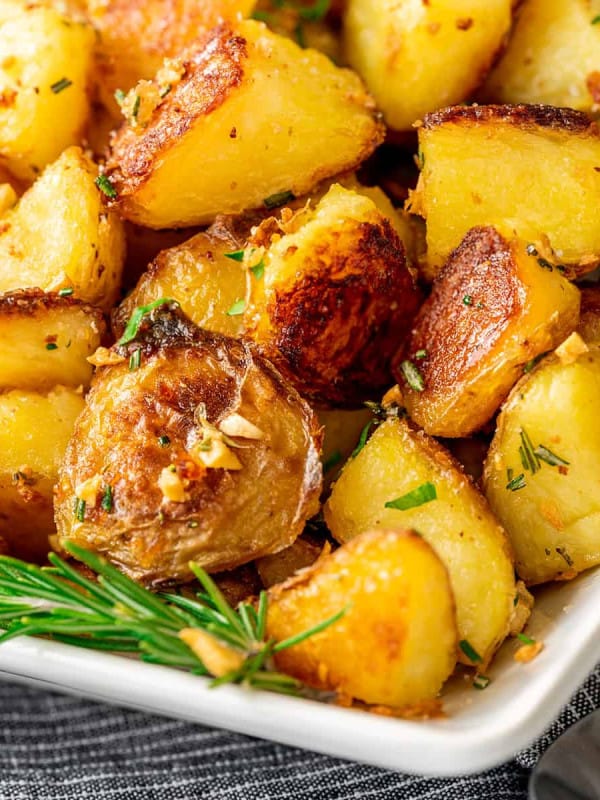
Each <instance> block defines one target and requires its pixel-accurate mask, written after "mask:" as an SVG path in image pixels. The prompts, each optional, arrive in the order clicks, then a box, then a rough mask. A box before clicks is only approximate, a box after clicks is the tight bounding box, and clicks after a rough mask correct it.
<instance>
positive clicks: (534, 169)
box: [411, 106, 600, 278]
mask: <svg viewBox="0 0 600 800" xmlns="http://www.w3.org/2000/svg"><path fill="white" fill-rule="evenodd" d="M419 147H420V161H421V164H422V171H421V175H420V178H419V184H418V186H417V190H416V192H415V193H413V195H412V200H411V208H412V210H413V211H414V212H416V213H420V214H421V215H422V216H424V217H425V218H426V219H427V261H428V269H427V274H428V277H430V278H433V276H434V275H435V274H437V272H438V271H439V269H440V268H441V266H442V265H443V264H444V262H445V261H446V259H447V258H448V256H449V255H450V253H451V252H452V250H453V248H455V247H457V246H458V244H459V243H460V241H461V240H462V238H463V237H464V236H465V234H466V233H467V231H468V230H469V229H470V228H473V227H475V226H477V225H489V224H495V223H502V222H504V221H506V222H508V223H509V224H510V226H511V227H512V228H513V229H514V230H515V231H516V232H517V234H518V235H519V236H520V237H521V238H522V239H524V240H525V241H527V242H532V243H533V244H534V245H535V246H536V248H537V249H538V251H539V252H540V254H542V253H543V254H544V256H545V257H546V258H547V260H549V261H551V262H553V263H556V264H561V265H567V266H568V267H569V270H570V272H571V273H573V274H575V275H582V274H585V273H586V272H589V271H590V270H592V269H593V268H594V266H595V265H596V264H597V263H598V261H599V260H600V225H598V219H597V209H598V203H599V202H600V171H598V166H600V133H599V129H598V127H597V126H596V125H595V124H592V123H590V120H589V118H588V117H587V116H586V115H585V114H582V113H580V112H577V111H572V110H570V109H564V108H563V109H558V108H552V107H550V106H470V107H465V106H457V107H455V108H448V109H443V110H442V111H438V112H435V113H433V114H428V115H427V116H426V117H425V120H424V123H423V126H422V127H421V128H419ZM550 248H552V249H553V251H554V252H553V253H552V250H550Z"/></svg>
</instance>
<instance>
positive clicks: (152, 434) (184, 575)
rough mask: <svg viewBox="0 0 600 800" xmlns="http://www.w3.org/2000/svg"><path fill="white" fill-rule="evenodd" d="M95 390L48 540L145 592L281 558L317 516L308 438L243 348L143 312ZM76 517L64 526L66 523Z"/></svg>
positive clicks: (307, 421)
mask: <svg viewBox="0 0 600 800" xmlns="http://www.w3.org/2000/svg"><path fill="white" fill-rule="evenodd" d="M113 352H115V353H117V354H123V355H124V356H125V357H128V358H129V363H128V362H127V360H125V359H124V362H123V363H122V364H117V365H115V366H110V367H106V368H103V369H102V370H101V371H99V373H98V374H97V376H96V377H95V380H94V383H93V385H92V389H91V391H90V393H89V394H88V397H87V403H86V407H85V410H84V412H83V414H82V415H81V417H80V418H79V420H78V423H77V427H76V430H75V434H74V436H73V439H72V440H71V443H70V446H69V448H68V451H67V454H66V457H65V460H64V462H63V465H62V468H61V473H60V481H59V485H58V489H57V496H56V521H57V526H58V532H59V535H60V539H61V540H65V539H72V540H74V541H76V542H79V543H80V544H82V545H84V546H85V547H87V548H89V549H91V550H94V551H97V552H100V553H103V554H104V555H106V556H107V557H108V558H109V559H110V560H111V561H112V562H113V563H115V564H117V565H118V566H119V567H120V568H121V569H122V570H123V571H124V572H126V573H127V574H128V575H131V576H132V577H134V578H136V579H138V580H140V581H142V582H144V583H145V584H149V585H153V586H156V585H159V584H164V583H167V582H185V581H186V580H189V579H190V578H191V577H192V573H191V571H190V567H189V562H190V560H192V559H193V560H194V561H195V562H196V563H197V564H199V565H200V566H202V567H204V568H206V569H208V570H211V571H219V570H223V569H232V568H234V567H236V566H239V565H240V564H244V563H246V562H249V561H251V560H252V559H255V558H258V557H260V556H263V555H266V554H267V553H272V552H276V551H277V550H281V549H283V548H284V547H287V546H288V545H290V544H291V543H292V542H293V541H294V539H295V538H296V537H297V536H298V535H299V534H300V533H301V532H302V529H303V527H304V523H305V521H306V519H307V518H308V517H310V516H312V515H313V514H314V513H315V512H316V511H317V510H318V497H319V492H320V489H321V465H320V462H319V444H320V442H319V435H318V425H317V421H316V418H315V416H314V415H313V412H312V411H311V410H310V408H309V407H308V406H307V405H306V404H305V403H304V402H303V401H302V400H301V399H300V397H299V396H298V395H297V394H296V392H295V391H294V390H293V388H292V387H291V386H290V385H289V384H288V383H287V382H286V381H284V380H283V379H282V377H281V376H280V375H279V374H278V373H277V372H275V370H274V369H273V368H272V367H271V365H270V364H269V363H268V362H267V361H266V360H265V359H264V358H262V357H261V356H260V355H258V354H256V353H255V352H254V351H253V350H252V348H251V347H250V346H249V345H247V344H244V343H242V342H237V341H235V340H234V339H229V338H227V337H225V336H222V335H219V334H214V333H209V332H208V331H203V330H201V329H199V328H196V327H195V326H194V325H192V323H191V322H190V321H189V320H188V319H187V318H186V317H184V316H183V314H182V313H181V312H180V311H179V310H178V309H177V308H175V307H174V306H173V304H163V305H161V306H159V307H157V308H155V309H154V310H153V311H152V312H151V313H150V314H149V315H148V316H147V317H146V318H144V321H143V323H142V328H141V331H140V332H139V333H138V335H137V336H136V338H134V339H133V340H132V341H131V342H129V343H126V344H124V345H121V346H119V345H117V346H116V347H115V348H114V349H113ZM74 504H75V513H74V510H73V509H74Z"/></svg>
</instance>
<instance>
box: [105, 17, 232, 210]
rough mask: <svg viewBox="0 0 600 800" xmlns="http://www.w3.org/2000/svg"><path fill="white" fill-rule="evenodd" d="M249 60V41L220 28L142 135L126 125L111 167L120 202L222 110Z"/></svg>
mask: <svg viewBox="0 0 600 800" xmlns="http://www.w3.org/2000/svg"><path fill="white" fill-rule="evenodd" d="M247 57H248V51H247V47H246V40H245V39H243V38H242V37H241V36H237V35H235V34H234V33H233V31H232V29H231V27H230V26H229V25H228V24H226V23H223V24H221V25H219V26H218V27H216V28H214V29H213V30H212V31H211V32H210V33H209V34H207V36H206V37H205V38H204V39H202V40H201V41H200V42H199V44H198V45H197V46H196V47H194V48H193V49H191V50H190V51H189V52H188V54H187V56H186V57H185V58H184V60H183V66H184V70H185V71H184V73H183V76H182V79H181V81H180V82H179V83H178V84H177V85H176V86H175V87H174V88H173V90H172V91H171V92H170V93H169V94H168V95H167V96H166V98H164V100H163V101H162V103H160V105H159V106H158V107H157V108H156V109H155V110H154V112H153V114H152V117H151V118H150V121H149V122H148V125H147V126H146V127H145V128H144V130H143V132H142V133H141V134H138V133H137V132H136V131H135V130H133V129H132V128H130V127H129V126H128V125H123V127H122V128H121V129H120V130H119V131H118V132H117V134H116V136H115V138H114V140H113V142H112V150H111V155H110V160H109V162H108V165H107V166H108V174H109V177H110V180H111V182H112V184H113V186H114V187H115V188H116V190H117V192H118V194H119V198H120V199H121V200H124V199H125V198H127V196H128V195H130V194H133V193H134V192H135V191H137V190H138V189H139V188H140V186H141V185H142V184H143V183H144V182H145V181H146V180H148V178H149V177H150V176H151V175H152V172H153V169H154V167H155V165H156V163H157V162H158V161H159V160H160V159H161V158H162V156H163V155H164V153H165V152H166V151H168V150H170V149H171V148H172V147H173V146H176V144H177V142H178V140H179V139H180V138H181V137H182V136H184V135H185V134H186V133H187V131H189V130H190V128H191V127H192V126H193V125H194V123H195V122H196V121H197V120H198V119H202V118H203V117H206V116H207V115H208V114H211V113H212V112H213V111H215V110H216V109H217V108H219V107H220V106H221V105H222V104H223V103H224V102H225V100H226V99H227V97H228V95H229V94H230V93H231V92H232V91H233V90H234V89H235V88H236V87H237V86H239V85H240V84H241V82H242V78H243V75H244V69H243V66H244V62H245V60H246V58H247ZM117 202H118V201H117Z"/></svg>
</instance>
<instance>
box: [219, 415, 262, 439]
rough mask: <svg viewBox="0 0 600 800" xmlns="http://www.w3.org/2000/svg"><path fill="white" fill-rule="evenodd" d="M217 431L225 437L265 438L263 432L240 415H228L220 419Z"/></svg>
mask: <svg viewBox="0 0 600 800" xmlns="http://www.w3.org/2000/svg"><path fill="white" fill-rule="evenodd" d="M219 430H220V431H221V432H222V433H224V434H225V435H226V436H239V437H240V438H241V439H264V438H265V434H264V432H263V431H261V429H260V428H257V427H256V425H253V424H252V422H250V421H249V420H247V419H246V418H245V417H242V415H241V414H230V415H229V416H228V417H225V419H222V420H221V422H220V423H219Z"/></svg>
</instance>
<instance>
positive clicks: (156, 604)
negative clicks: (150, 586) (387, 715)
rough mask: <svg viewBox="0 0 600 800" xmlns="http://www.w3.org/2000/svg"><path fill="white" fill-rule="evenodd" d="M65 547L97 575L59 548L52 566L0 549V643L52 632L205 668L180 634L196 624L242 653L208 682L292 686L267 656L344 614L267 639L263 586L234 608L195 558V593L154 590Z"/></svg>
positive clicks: (195, 669) (198, 670)
mask: <svg viewBox="0 0 600 800" xmlns="http://www.w3.org/2000/svg"><path fill="white" fill-rule="evenodd" d="M64 547H65V550H66V551H67V553H69V555H71V556H74V557H75V558H77V559H78V560H79V561H82V562H83V563H84V564H85V565H86V566H87V567H88V569H90V570H91V571H92V572H93V573H95V577H96V580H90V579H89V578H88V577H86V576H85V575H83V574H82V573H81V572H79V570H77V569H76V568H74V567H73V566H71V565H70V564H68V563H67V562H65V561H63V560H62V559H61V558H59V556H57V555H56V553H50V555H49V556H48V560H49V561H50V564H51V566H50V567H38V566H36V565H34V564H27V563H25V562H23V561H20V560H18V559H16V558H11V557H9V556H0V620H1V621H2V628H3V629H4V633H2V634H1V635H0V643H1V642H6V641H8V640H9V639H13V638H15V637H17V636H23V635H30V636H50V637H51V638H53V639H56V640H58V641H61V642H65V643H67V644H71V645H76V646H78V647H87V648H91V649H96V650H111V651H113V652H119V651H120V652H126V653H127V652H130V653H138V654H139V655H140V656H141V659H142V661H146V662H150V663H153V664H163V665H167V666H173V667H179V668H184V669H188V670H190V671H191V672H192V673H194V674H196V675H209V674H210V672H209V670H208V668H207V666H206V665H205V664H204V663H203V661H202V659H201V657H200V655H199V654H198V652H196V651H195V650H194V649H193V647H191V646H190V645H188V644H187V641H189V639H188V638H187V637H184V636H183V635H182V634H183V632H184V631H186V632H190V629H191V633H192V634H193V632H194V630H197V631H202V632H204V633H205V634H209V635H210V636H212V637H213V638H214V639H215V640H216V642H215V644H217V645H221V646H222V647H226V648H228V649H229V650H230V651H231V652H232V653H234V654H237V655H238V656H239V667H237V668H236V669H233V670H231V671H229V672H226V673H225V674H220V675H219V676H216V675H215V676H214V677H215V679H214V680H213V681H212V682H211V684H210V685H211V686H219V685H221V684H223V683H243V684H246V685H248V686H253V687H255V688H259V689H267V690H270V691H275V692H283V693H285V694H296V693H297V692H298V690H299V689H300V688H302V687H301V684H300V682H299V681H297V680H295V679H294V678H292V677H290V676H289V675H285V674H283V673H280V672H275V671H272V656H273V655H274V654H275V653H278V652H281V651H282V650H285V649H287V648H288V647H292V646H293V645H296V644H299V643H301V642H303V641H305V640H306V639H308V638H309V637H310V636H313V635H314V634H315V633H319V632H320V631H322V630H324V629H325V628H327V627H329V626H330V625H333V624H335V622H337V621H338V620H339V619H340V618H341V617H342V616H343V615H344V614H345V609H343V610H341V611H340V612H339V613H337V614H335V615H333V616H332V617H329V618H328V619H325V620H323V622H321V623H319V624H317V625H315V626H314V627H312V628H310V629H308V630H306V631H303V632H302V633H300V634H298V635H296V636H292V637H289V638H288V639H285V640H282V641H279V642H278V641H275V640H273V639H266V627H267V609H268V596H267V593H266V592H264V591H263V592H261V593H260V596H259V598H258V602H257V605H256V607H255V606H254V605H252V604H250V603H241V604H240V605H239V606H238V608H237V610H234V609H233V608H232V607H231V606H230V605H229V604H228V603H227V601H226V600H225V598H224V596H223V595H222V593H221V592H220V590H219V588H218V587H217V585H216V584H215V583H214V582H213V580H212V579H211V578H210V577H209V576H208V575H207V574H206V573H205V572H204V570H202V569H200V568H199V567H198V566H197V565H196V564H193V563H192V564H190V568H191V570H192V571H193V573H194V574H195V576H196V578H197V579H198V581H199V583H200V585H201V587H202V591H200V592H198V593H197V595H196V598H194V599H192V598H189V597H182V596H180V595H177V594H162V595H155V594H152V592H150V591H148V590H147V589H144V588H143V587H142V586H139V585H138V584H137V583H135V581H133V580H131V579H130V578H128V577H127V576H125V575H123V574H122V573H121V572H119V570H118V569H116V568H115V567H113V566H112V565H111V564H109V563H108V562H107V561H106V560H105V559H104V558H102V557H101V556H99V555H96V554H95V553H90V552H89V551H87V550H84V549H83V548H82V547H79V546H78V545H76V544H75V543H73V542H66V543H65V545H64ZM39 600H42V601H43V605H41V604H39V603H38V602H37V601H39ZM32 601H33V602H32Z"/></svg>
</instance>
